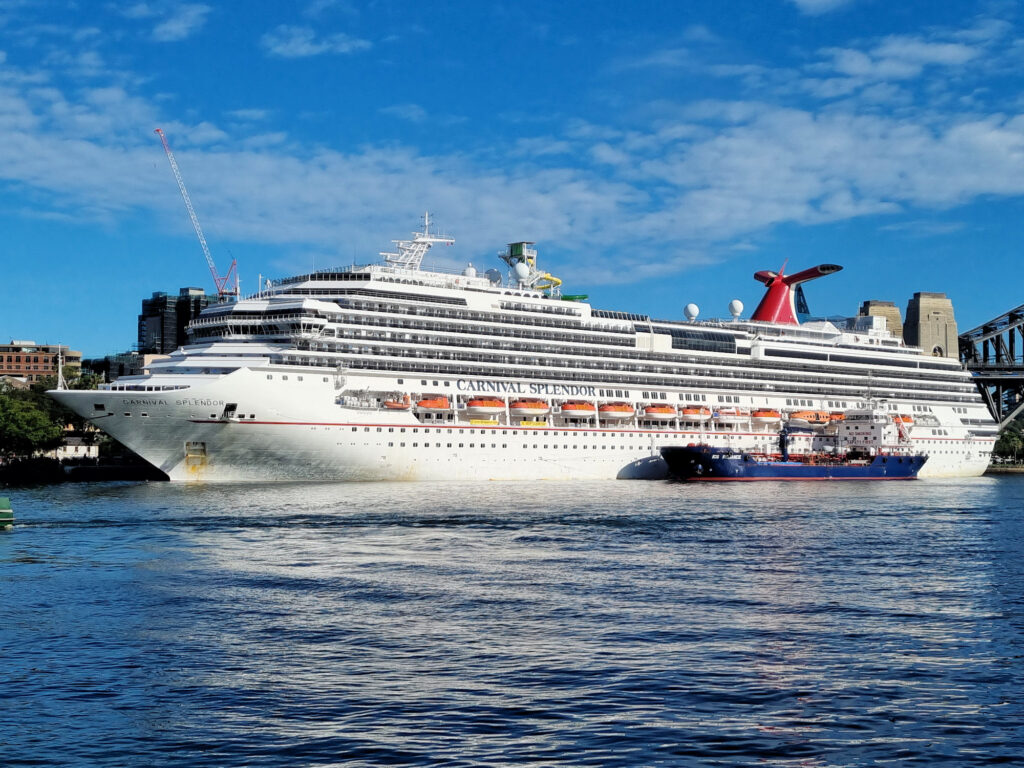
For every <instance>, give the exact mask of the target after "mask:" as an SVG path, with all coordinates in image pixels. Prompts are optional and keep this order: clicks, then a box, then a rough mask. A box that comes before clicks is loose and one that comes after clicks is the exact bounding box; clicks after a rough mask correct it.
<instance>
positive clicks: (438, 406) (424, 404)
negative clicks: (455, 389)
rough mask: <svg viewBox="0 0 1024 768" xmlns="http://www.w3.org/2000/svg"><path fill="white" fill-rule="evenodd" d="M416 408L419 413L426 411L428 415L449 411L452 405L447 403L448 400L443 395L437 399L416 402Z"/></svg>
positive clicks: (428, 398)
mask: <svg viewBox="0 0 1024 768" xmlns="http://www.w3.org/2000/svg"><path fill="white" fill-rule="evenodd" d="M416 407H417V408H418V409H419V410H421V411H427V412H429V413H438V412H440V411H450V410H451V409H452V405H451V403H450V402H448V398H447V397H444V396H443V395H439V396H438V397H425V398H423V399H422V400H419V401H417V403H416Z"/></svg>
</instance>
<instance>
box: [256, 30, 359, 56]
mask: <svg viewBox="0 0 1024 768" xmlns="http://www.w3.org/2000/svg"><path fill="white" fill-rule="evenodd" d="M260 42H261V43H262V45H263V47H264V48H265V49H266V50H267V52H268V53H271V54H272V55H274V56H280V57H282V58H287V59H294V58H303V57H307V56H319V55H321V54H325V53H338V54H347V53H356V52H358V51H365V50H367V49H369V48H371V47H372V43H370V41H369V40H361V39H359V38H356V37H351V36H349V35H346V34H345V33H343V32H338V33H336V34H333V35H328V36H326V37H317V34H316V32H315V31H314V30H313V29H312V28H310V27H299V26H293V25H289V24H282V25H280V26H278V27H276V28H275V29H274V30H273V31H271V32H267V33H266V34H265V35H263V37H262V38H261V40H260Z"/></svg>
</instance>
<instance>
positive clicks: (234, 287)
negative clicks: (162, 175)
mask: <svg viewBox="0 0 1024 768" xmlns="http://www.w3.org/2000/svg"><path fill="white" fill-rule="evenodd" d="M154 133H156V135H157V136H159V137H160V142H161V143H162V144H163V145H164V152H166V153H167V161H168V162H169V163H170V164H171V170H172V171H173V172H174V178H175V180H176V181H177V182H178V189H179V190H181V197H182V199H183V200H184V201H185V208H186V209H188V217H189V218H190V219H191V220H192V226H193V227H194V228H195V230H196V237H198V238H199V245H201V246H202V248H203V255H204V256H205V257H206V264H207V266H209V268H210V274H211V275H213V283H214V285H216V286H217V297H218V298H219V299H220V300H221V301H228V300H229V299H230V298H231V297H234V298H235V299H236V300H237V299H238V297H239V290H238V265H237V264H236V262H235V260H234V259H232V260H231V266H230V267H228V271H227V274H226V275H224V276H223V277H221V276H220V274H219V273H218V272H217V265H216V264H214V263H213V256H211V255H210V248H209V246H208V245H207V244H206V237H205V236H204V235H203V228H202V227H200V226H199V219H198V218H197V217H196V212H195V209H194V208H193V207H192V201H191V200H190V199H189V196H188V190H187V189H185V181H184V179H182V178H181V171H179V170H178V163H177V162H176V161H175V159H174V153H173V152H171V145H170V144H168V143H167V137H166V136H164V132H163V131H162V130H160V129H159V128H157V129H156V130H155V131H154ZM232 277H233V278H234V281H232Z"/></svg>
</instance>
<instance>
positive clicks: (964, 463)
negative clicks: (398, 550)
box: [53, 368, 991, 482]
mask: <svg viewBox="0 0 1024 768" xmlns="http://www.w3.org/2000/svg"><path fill="white" fill-rule="evenodd" d="M268 376H272V377H274V378H272V379H270V380H268ZM208 378H209V381H208V382H207V383H203V384H197V385H195V386H191V387H189V388H187V389H176V390H170V391H153V392H133V391H104V390H101V391H87V392H78V391H61V392H54V393H53V395H54V396H55V397H56V398H57V399H58V400H59V401H60V402H62V403H64V404H65V405H67V406H68V407H70V408H72V409H73V410H75V411H76V412H77V413H79V414H80V415H82V416H85V417H86V418H90V419H91V420H92V421H93V422H94V423H95V424H96V425H97V426H99V427H100V428H102V429H103V430H104V431H105V432H107V433H108V434H110V435H111V436H113V437H114V438H115V439H117V440H119V441H120V442H121V443H123V444H124V445H126V446H127V447H128V448H130V449H132V450H133V451H135V452H136V453H138V454H139V455H140V456H142V457H143V458H144V459H146V461H148V462H150V463H151V464H153V465H154V466H156V467H158V468H159V469H161V470H162V471H163V472H165V473H166V474H167V475H168V477H169V478H170V479H171V480H172V481H181V482H251V481H290V480H317V481H373V480H392V481H394V480H398V481H401V480H409V481H415V480H431V481H446V480H457V481H464V480H467V479H479V480H530V481H534V480H572V479H613V478H619V479H659V478H664V477H665V476H666V472H667V467H666V465H665V463H664V461H663V460H662V458H661V456H660V448H662V447H664V446H670V445H688V444H694V443H709V444H715V445H719V444H721V445H728V446H730V447H733V448H735V449H737V450H757V451H771V450H774V448H775V445H776V443H777V439H778V436H777V432H776V431H775V430H773V429H764V430H760V431H758V430H751V431H719V430H718V429H717V428H715V427H713V426H711V425H705V426H702V427H698V428H685V427H683V426H681V425H680V424H679V423H678V422H677V423H675V424H673V425H668V424H665V423H664V422H661V423H659V424H657V425H656V426H655V425H653V424H652V425H650V426H645V427H640V426H638V423H637V422H636V421H635V420H630V423H623V421H622V420H617V421H615V422H610V423H599V424H594V423H592V421H593V420H592V418H590V419H588V423H586V424H582V423H581V424H576V425H572V426H569V425H565V424H562V425H555V424H547V425H545V426H519V425H517V424H510V423H505V422H499V423H497V424H493V425H490V424H488V425H482V424H480V423H478V422H477V423H473V422H474V420H472V419H470V418H469V415H468V414H467V415H466V416H465V417H464V418H459V417H457V416H456V415H453V416H452V417H451V420H448V421H443V422H442V421H438V422H437V423H428V422H424V421H421V420H419V419H418V418H417V417H416V416H415V414H412V413H410V412H402V411H393V410H387V409H384V408H358V407H357V408H353V407H347V406H344V405H339V404H338V402H337V401H338V399H339V390H338V387H337V382H336V378H335V377H334V376H331V375H323V371H307V372H306V375H305V376H304V377H302V378H303V380H302V381H297V380H296V379H297V377H296V375H295V373H294V372H292V373H291V377H290V379H289V380H287V381H285V380H282V375H281V374H280V372H279V371H277V372H275V373H267V371H265V370H250V369H247V368H243V369H239V370H237V371H235V372H233V373H231V374H228V375H223V376H210V377H208ZM354 383H355V384H356V388H357V389H366V388H368V387H369V386H372V385H373V384H372V380H370V379H369V378H368V379H366V380H360V381H356V382H354ZM449 384H451V385H457V382H449ZM375 386H376V388H378V389H380V390H381V391H391V390H393V389H395V387H396V386H397V384H396V383H395V382H394V381H388V382H385V383H381V382H379V381H378V382H377V383H376V385H375ZM228 403H233V404H237V406H238V408H237V411H236V414H237V415H236V416H234V417H231V418H224V417H223V413H224V409H225V406H226V405H227V404H228ZM100 405H102V406H103V407H102V409H98V408H97V406H100ZM250 416H251V417H252V418H250ZM588 416H591V417H592V415H588ZM816 439H821V438H820V436H818V435H816V434H814V433H807V434H795V435H792V436H791V438H790V441H791V450H793V451H794V452H798V451H800V450H812V449H813V448H814V446H815V445H817V444H816V443H814V440H816ZM936 445H937V444H936V443H933V444H930V445H929V444H926V442H925V441H916V440H915V447H917V448H918V449H919V450H922V451H923V452H927V453H929V455H930V458H929V460H928V462H927V463H926V464H925V466H924V468H923V469H922V471H921V473H920V475H919V476H920V477H971V476H977V475H980V474H982V473H983V472H984V471H985V468H986V467H987V465H988V454H989V452H990V451H991V442H990V441H987V442H979V441H975V440H968V439H960V440H957V439H952V438H944V439H943V442H942V443H941V448H937V447H935V446H936Z"/></svg>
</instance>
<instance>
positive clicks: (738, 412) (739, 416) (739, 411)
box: [715, 408, 750, 424]
mask: <svg viewBox="0 0 1024 768" xmlns="http://www.w3.org/2000/svg"><path fill="white" fill-rule="evenodd" d="M715 421H717V422H719V423H721V424H745V423H746V422H748V421H750V411H748V410H746V409H745V408H722V409H721V410H719V411H717V412H716V413H715Z"/></svg>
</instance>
